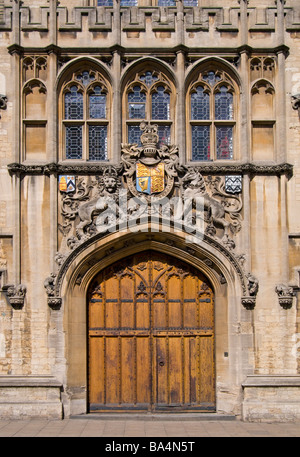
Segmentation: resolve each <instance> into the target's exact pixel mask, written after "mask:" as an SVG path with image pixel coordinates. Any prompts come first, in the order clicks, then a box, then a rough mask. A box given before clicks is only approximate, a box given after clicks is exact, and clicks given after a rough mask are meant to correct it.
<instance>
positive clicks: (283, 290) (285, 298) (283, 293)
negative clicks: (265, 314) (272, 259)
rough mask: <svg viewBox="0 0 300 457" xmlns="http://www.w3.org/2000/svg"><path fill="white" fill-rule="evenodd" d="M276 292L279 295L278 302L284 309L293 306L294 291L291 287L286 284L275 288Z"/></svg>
mask: <svg viewBox="0 0 300 457" xmlns="http://www.w3.org/2000/svg"><path fill="white" fill-rule="evenodd" d="M275 292H276V293H277V295H278V301H279V304H280V306H281V307H282V308H284V309H289V308H291V307H292V305H293V297H294V291H293V288H292V287H290V286H286V285H285V284H278V285H277V286H276V287H275Z"/></svg>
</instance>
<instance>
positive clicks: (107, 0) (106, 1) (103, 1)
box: [97, 0, 113, 6]
mask: <svg viewBox="0 0 300 457" xmlns="http://www.w3.org/2000/svg"><path fill="white" fill-rule="evenodd" d="M97 5H98V6H113V0H98V2H97Z"/></svg>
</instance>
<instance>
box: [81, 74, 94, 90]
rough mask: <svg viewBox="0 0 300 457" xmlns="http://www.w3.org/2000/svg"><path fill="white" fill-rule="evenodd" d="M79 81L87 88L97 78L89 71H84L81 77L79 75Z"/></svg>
mask: <svg viewBox="0 0 300 457" xmlns="http://www.w3.org/2000/svg"><path fill="white" fill-rule="evenodd" d="M77 80H78V81H80V82H81V83H82V84H83V85H84V86H85V87H86V86H88V85H89V84H90V83H91V82H92V81H94V80H95V76H94V75H93V74H92V73H90V72H89V71H83V72H82V73H81V74H80V75H77Z"/></svg>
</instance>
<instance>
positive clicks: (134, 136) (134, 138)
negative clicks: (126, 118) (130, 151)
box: [128, 125, 142, 146]
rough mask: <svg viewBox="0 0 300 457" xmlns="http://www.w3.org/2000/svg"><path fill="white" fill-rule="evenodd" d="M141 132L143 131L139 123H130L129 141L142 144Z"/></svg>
mask: <svg viewBox="0 0 300 457" xmlns="http://www.w3.org/2000/svg"><path fill="white" fill-rule="evenodd" d="M141 134H142V132H141V129H140V126H139V125H129V126H128V143H129V144H137V145H138V146H142V143H141Z"/></svg>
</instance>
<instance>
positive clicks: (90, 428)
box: [0, 417, 300, 439]
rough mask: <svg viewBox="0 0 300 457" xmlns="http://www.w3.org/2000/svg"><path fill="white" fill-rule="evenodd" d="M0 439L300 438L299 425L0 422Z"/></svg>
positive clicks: (186, 422)
mask: <svg viewBox="0 0 300 457" xmlns="http://www.w3.org/2000/svg"><path fill="white" fill-rule="evenodd" d="M0 437H107V438H118V437H122V438H124V437H128V438H129V437H141V438H149V437H151V438H155V437H157V438H171V439H172V438H176V437H189V438H191V437H195V438H196V437H300V422H299V423H293V422H292V423H249V422H241V421H239V420H230V421H227V420H216V421H214V420H200V421H196V420H189V421H183V420H151V421H149V420H138V419H118V420H115V419H114V420H103V419H94V418H88V417H84V418H82V419H81V418H70V419H65V420H61V421H60V420H44V419H27V420H3V419H2V420H0Z"/></svg>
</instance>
